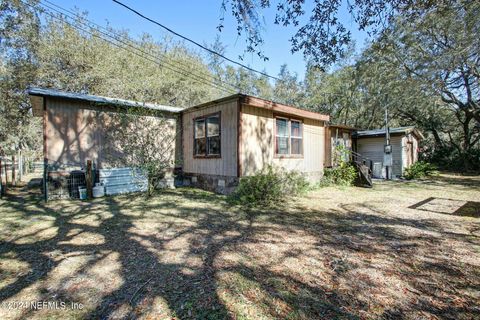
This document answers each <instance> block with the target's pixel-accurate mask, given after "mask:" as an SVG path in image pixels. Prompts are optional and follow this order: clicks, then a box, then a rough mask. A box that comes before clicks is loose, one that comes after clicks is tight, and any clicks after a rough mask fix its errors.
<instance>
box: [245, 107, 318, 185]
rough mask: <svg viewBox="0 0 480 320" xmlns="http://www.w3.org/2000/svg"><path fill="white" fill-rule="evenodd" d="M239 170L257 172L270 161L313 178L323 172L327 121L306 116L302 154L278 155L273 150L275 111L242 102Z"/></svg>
mask: <svg viewBox="0 0 480 320" xmlns="http://www.w3.org/2000/svg"><path fill="white" fill-rule="evenodd" d="M241 109H242V112H241V129H242V131H241V145H240V157H239V160H240V168H241V169H240V171H241V175H242V176H248V175H252V174H255V172H257V171H259V170H261V169H262V168H263V167H265V166H266V165H268V164H273V165H276V166H280V167H283V168H285V169H287V170H298V171H300V172H304V173H306V174H307V176H308V177H309V178H310V179H311V180H318V179H320V178H321V176H322V175H323V165H324V158H325V124H324V122H323V121H320V120H310V119H303V152H304V154H303V157H298V158H278V157H275V155H274V153H275V150H274V145H275V143H274V132H275V127H274V123H275V122H274V113H273V111H272V110H268V109H263V108H258V107H253V106H250V105H242V108H241Z"/></svg>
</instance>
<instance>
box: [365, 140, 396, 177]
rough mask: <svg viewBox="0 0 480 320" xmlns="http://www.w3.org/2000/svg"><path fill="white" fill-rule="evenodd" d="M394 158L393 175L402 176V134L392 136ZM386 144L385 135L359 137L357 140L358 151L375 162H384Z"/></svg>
mask: <svg viewBox="0 0 480 320" xmlns="http://www.w3.org/2000/svg"><path fill="white" fill-rule="evenodd" d="M390 140H391V144H392V152H393V154H392V158H393V159H392V160H393V171H392V175H393V176H394V177H395V176H397V177H400V176H401V175H402V166H403V164H402V158H403V156H402V154H403V152H404V151H403V146H402V136H392V137H391V139H390ZM384 145H385V137H372V138H358V140H357V152H358V153H360V154H361V155H362V156H364V157H365V158H368V159H370V160H372V161H373V162H381V163H383V147H384Z"/></svg>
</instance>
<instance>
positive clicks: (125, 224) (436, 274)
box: [0, 189, 480, 319]
mask: <svg viewBox="0 0 480 320" xmlns="http://www.w3.org/2000/svg"><path fill="white" fill-rule="evenodd" d="M0 208H2V210H3V209H5V211H6V212H8V213H7V215H11V218H15V219H27V220H28V219H32V218H37V219H39V220H42V219H43V220H48V221H52V223H51V226H50V227H51V228H53V229H55V230H56V232H55V234H54V236H52V237H49V238H45V239H38V240H36V241H34V242H32V241H33V240H31V239H35V237H38V234H39V231H40V230H34V231H32V232H31V233H30V234H26V235H25V234H23V235H22V236H13V237H12V238H11V239H6V240H4V241H2V242H1V244H0V259H1V258H2V257H5V256H8V255H12V254H13V255H14V256H15V259H18V260H19V261H21V262H23V263H26V264H28V266H29V267H30V271H29V272H28V273H26V274H24V275H21V276H19V277H17V278H16V279H15V280H14V281H13V282H11V283H10V284H8V285H6V286H4V287H1V288H0V300H1V301H5V300H8V299H9V298H13V297H17V296H18V295H21V294H22V291H23V290H24V289H26V288H29V287H32V286H34V285H37V286H38V287H39V291H40V293H41V294H42V295H43V296H42V297H43V299H47V300H48V299H51V298H49V297H52V296H56V297H57V298H56V299H60V298H61V299H63V300H65V301H73V302H75V301H79V300H80V301H82V302H84V303H85V306H86V309H85V310H84V311H83V313H82V314H81V317H82V318H92V319H97V318H100V319H105V318H137V317H148V316H156V317H173V316H175V317H178V318H182V319H184V318H185V319H190V318H197V319H228V318H232V319H233V318H238V317H241V316H244V317H250V318H256V317H266V318H286V317H290V318H344V319H349V318H352V319H354V318H360V317H362V316H364V315H365V314H367V315H369V316H370V317H375V316H378V317H384V318H392V317H394V316H400V317H407V318H408V317H409V312H420V311H422V312H423V311H428V312H430V313H432V314H435V315H437V316H446V317H450V316H455V315H463V314H464V315H467V316H468V315H474V314H475V311H476V309H475V307H474V305H473V300H472V298H471V297H470V296H469V295H468V294H467V293H461V292H458V288H460V287H461V286H464V287H468V288H473V287H474V286H475V285H479V284H480V283H479V278H480V275H479V274H478V272H476V271H474V266H473V265H468V264H467V263H465V262H461V261H456V260H455V259H449V258H448V257H446V256H443V253H442V252H437V251H436V250H441V248H442V245H443V244H444V243H445V241H446V240H455V241H457V242H460V243H465V245H466V246H467V245H471V242H469V241H472V239H471V238H469V237H468V236H466V235H461V234H456V235H454V234H451V233H448V232H446V231H445V230H444V229H443V227H442V225H441V224H439V223H438V222H436V221H433V220H426V219H424V220H411V219H403V218H395V217H389V216H387V215H385V214H384V213H383V212H381V211H380V210H378V209H376V208H374V207H373V206H370V205H368V204H364V203H358V204H350V205H348V206H344V207H340V208H339V209H338V210H330V211H329V212H324V211H319V210H312V209H305V208H301V207H293V208H288V209H280V208H279V209H277V210H268V211H262V210H255V211H252V210H251V211H243V210H241V209H240V208H236V207H228V204H227V203H226V202H225V198H224V197H219V196H216V195H214V194H212V193H208V192H203V191H197V190H194V189H183V190H177V191H168V192H165V193H163V194H161V195H157V196H155V197H153V198H151V199H148V200H145V199H143V198H141V197H139V196H133V195H128V196H121V197H113V198H104V199H101V200H94V201H93V202H90V203H89V202H69V201H62V202H53V203H50V204H48V205H45V204H43V203H42V202H41V201H37V202H35V201H34V200H33V199H25V198H21V197H17V198H11V199H8V200H7V201H5V202H2V203H1V206H0ZM15 219H13V220H15ZM85 219H87V220H85ZM13 220H12V219H10V220H8V222H4V223H7V224H8V223H12V222H14V221H13ZM405 228H410V229H415V230H417V231H419V232H417V233H415V234H409V233H405V232H404V229H405ZM432 232H436V233H439V234H441V236H435V237H432V236H431V235H429V234H430V233H432ZM92 236H93V237H94V238H95V239H97V242H96V243H91V242H88V241H87V240H88V239H89V237H92ZM25 237H26V238H28V237H30V242H24V241H23V240H22V239H24V238H25ZM98 239H100V240H98ZM22 241H23V242H22ZM476 243H477V244H478V242H476ZM444 250H445V249H444ZM52 252H56V253H55V254H54V255H52V254H51V253H52ZM79 257H83V258H85V259H84V260H81V262H80V263H79V264H78V265H77V266H76V268H74V269H72V270H71V271H70V272H66V273H64V274H61V275H57V276H56V277H57V280H58V281H57V282H54V281H52V278H54V277H55V274H56V273H58V270H60V269H62V268H65V264H66V263H67V262H68V261H72V260H75V259H77V258H79ZM377 259H383V260H382V261H384V263H380V264H379V263H378V262H377V261H376V260H377ZM109 267H111V268H110V269H109ZM101 268H106V269H101ZM102 270H104V271H102ZM105 270H106V271H105ZM365 270H372V271H373V272H378V273H379V274H380V275H383V276H384V277H385V278H387V277H391V278H395V279H397V281H400V282H401V283H402V285H403V286H404V287H405V288H409V289H410V290H412V291H414V292H416V293H412V292H408V294H406V295H405V296H401V299H400V298H398V299H396V300H395V301H394V302H391V303H390V304H385V305H382V303H381V301H380V300H379V298H378V297H376V296H375V294H376V293H375V290H380V291H382V290H387V289H388V288H385V287H382V286H381V284H379V282H378V279H376V278H373V277H372V276H371V275H369V274H368V272H367V271H365ZM422 270H428V272H426V271H425V272H424V271H422ZM97 273H101V274H100V275H98V274H97ZM95 274H97V275H96V276H95ZM89 277H90V278H91V277H93V279H88V278H89ZM109 277H110V278H112V279H114V278H115V279H116V280H109V279H110V278H109ZM84 278H87V279H86V280H85V281H86V282H87V285H84V286H83V287H82V285H81V284H82V282H81V280H82V279H84ZM465 279H467V280H465ZM77 280H78V281H77ZM89 281H90V282H89ZM110 281H111V282H112V283H111V284H110V283H109V282H110ZM392 281H393V280H392ZM430 282H434V284H429V283H430ZM446 282H448V283H451V284H452V285H451V286H449V287H444V286H443V284H444V283H446ZM72 283H73V284H72ZM88 283H90V285H89V284H88ZM61 284H64V285H61ZM65 284H67V285H65ZM372 290H373V291H372ZM372 292H373V293H372ZM369 294H371V295H370V296H369ZM383 294H384V295H387V296H388V295H394V294H395V293H392V292H389V291H385V292H384V293H383ZM454 294H455V295H456V296H457V298H460V299H463V301H464V303H463V304H460V305H454V304H452V303H451V299H452V296H453V295H454ZM416 295H421V296H420V297H416ZM414 298H415V299H417V301H415V302H412V299H414ZM429 299H432V300H429ZM436 303H440V304H439V305H436ZM375 308H377V309H375ZM244 309H246V310H247V311H248V312H246V311H245V310H244ZM251 312H256V313H255V314H253V315H252V314H251ZM362 312H363V313H362ZM47 314H48V313H47ZM34 315H35V312H34V311H31V310H26V311H25V313H24V314H22V316H23V317H28V316H34ZM159 315H160V316H159Z"/></svg>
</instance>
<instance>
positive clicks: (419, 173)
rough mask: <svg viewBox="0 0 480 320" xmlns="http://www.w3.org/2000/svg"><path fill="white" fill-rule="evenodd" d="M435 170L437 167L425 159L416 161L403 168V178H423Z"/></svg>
mask: <svg viewBox="0 0 480 320" xmlns="http://www.w3.org/2000/svg"><path fill="white" fill-rule="evenodd" d="M436 172H437V167H436V166H435V165H433V164H431V163H429V162H426V161H418V162H415V163H414V164H412V165H411V166H410V167H408V168H407V169H406V170H405V178H406V179H408V180H411V179H418V178H423V177H426V176H430V175H432V174H435V173H436Z"/></svg>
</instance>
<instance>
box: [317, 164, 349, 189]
mask: <svg viewBox="0 0 480 320" xmlns="http://www.w3.org/2000/svg"><path fill="white" fill-rule="evenodd" d="M356 178H357V169H355V167H354V166H353V165H352V164H350V163H348V162H344V161H342V162H341V163H340V165H339V166H337V167H335V168H329V169H325V171H324V177H323V179H322V181H321V182H320V186H329V185H342V186H351V185H353V183H354V182H355V179H356Z"/></svg>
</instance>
